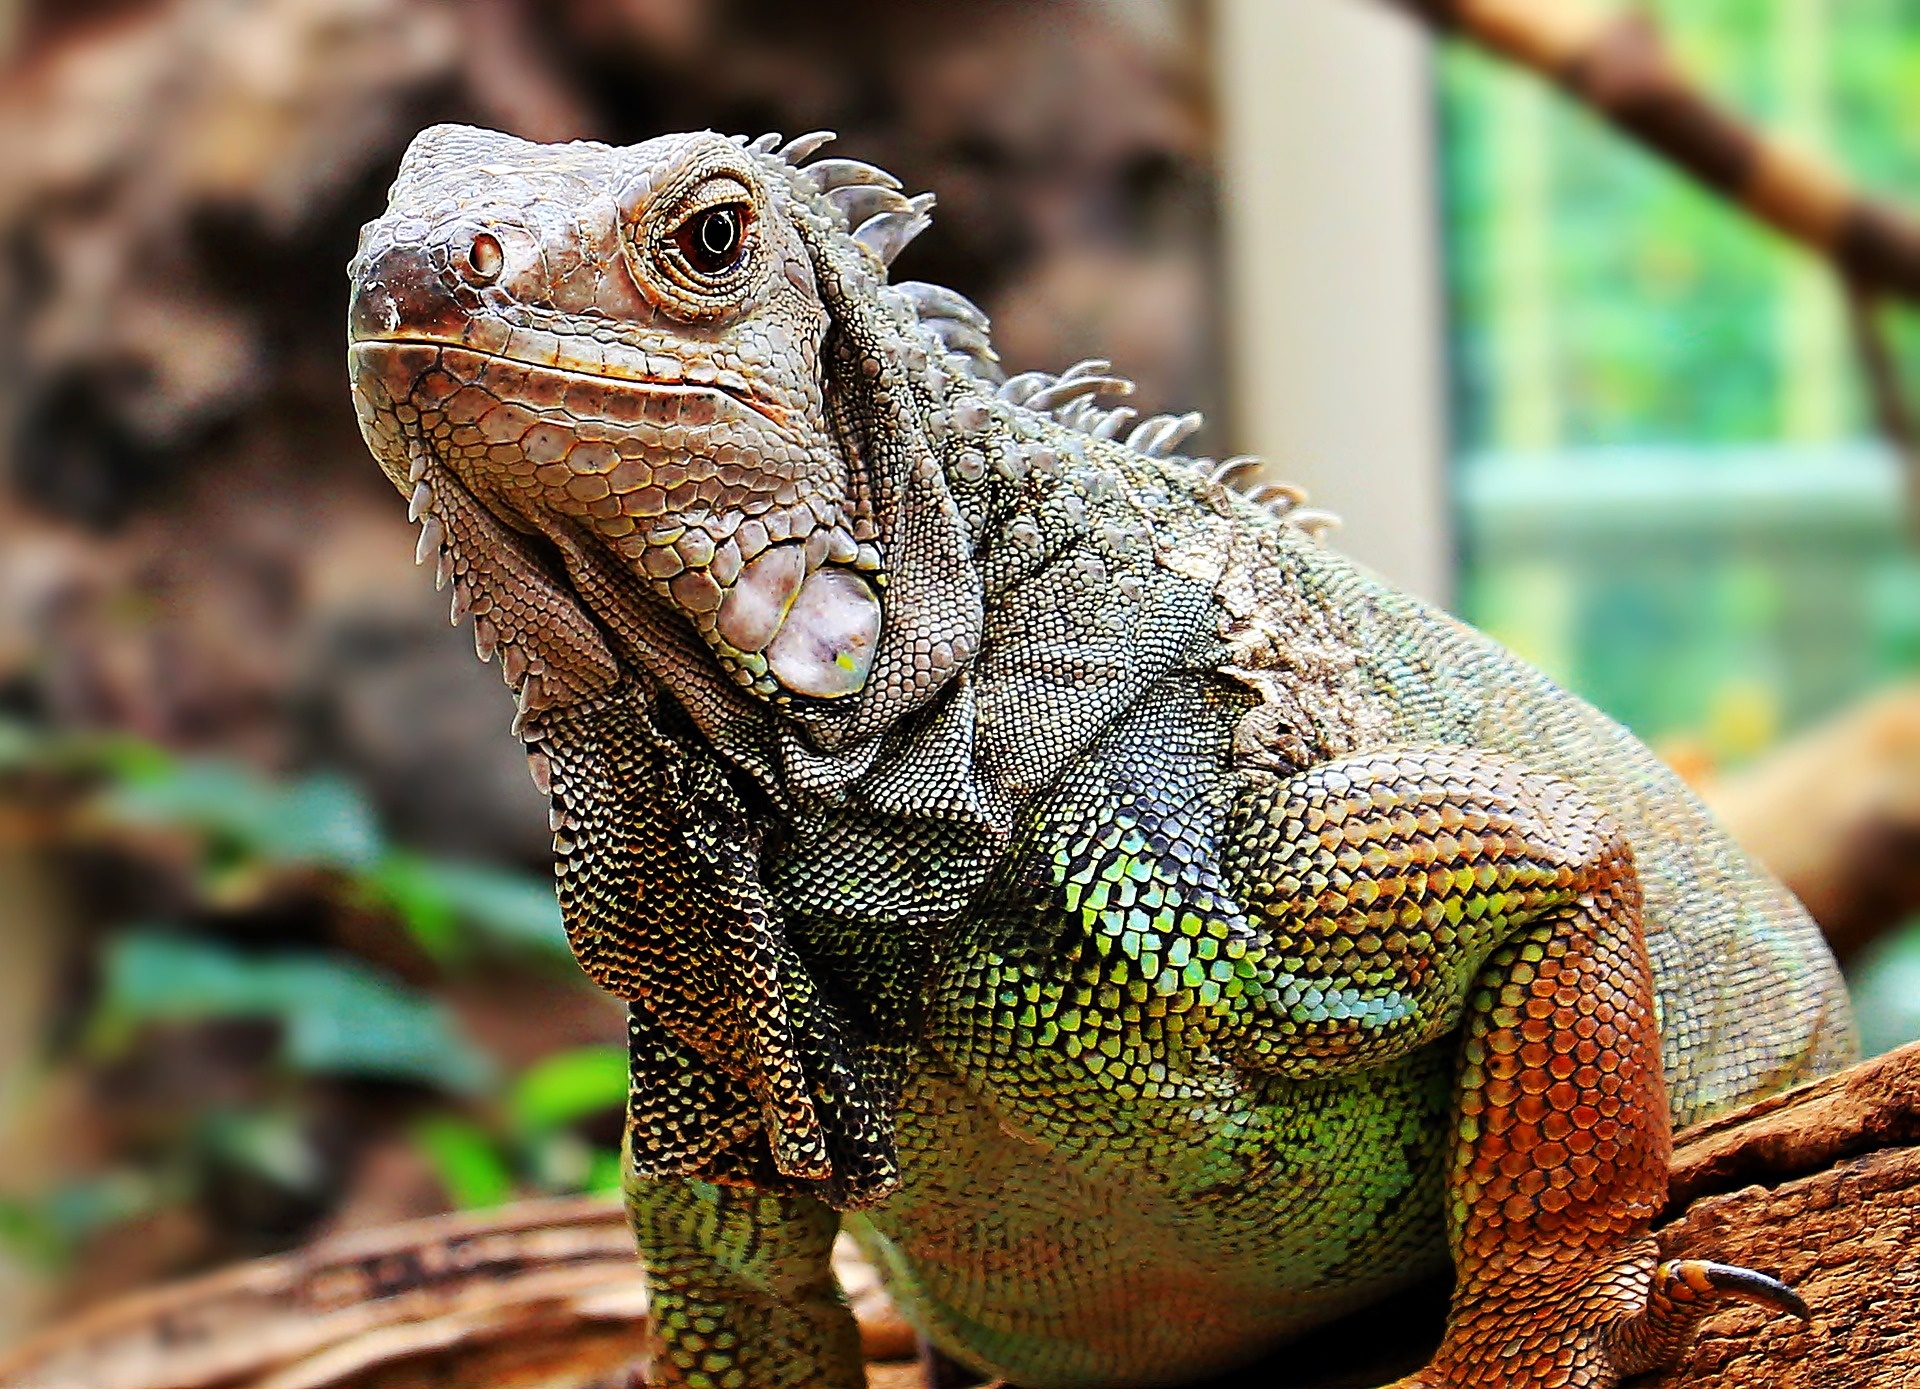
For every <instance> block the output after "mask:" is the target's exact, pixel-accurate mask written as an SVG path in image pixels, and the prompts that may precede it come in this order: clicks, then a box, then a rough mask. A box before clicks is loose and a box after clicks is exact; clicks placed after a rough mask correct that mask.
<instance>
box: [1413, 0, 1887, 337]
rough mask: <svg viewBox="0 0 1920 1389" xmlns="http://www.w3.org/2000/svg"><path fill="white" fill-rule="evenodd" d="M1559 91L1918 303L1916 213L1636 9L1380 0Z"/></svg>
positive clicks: (1872, 285) (1847, 270) (1563, 2)
mask: <svg viewBox="0 0 1920 1389" xmlns="http://www.w3.org/2000/svg"><path fill="white" fill-rule="evenodd" d="M1389 3H1391V4H1394V5H1396V6H1398V7H1399V8H1400V9H1403V10H1406V11H1408V12H1410V13H1412V14H1414V15H1416V16H1418V17H1419V18H1421V19H1423V20H1425V21H1426V22H1427V23H1429V24H1431V25H1433V26H1434V27H1436V28H1439V29H1443V30H1450V31H1455V32H1458V33H1459V34H1461V35H1462V36H1464V37H1466V38H1469V39H1471V40H1473V41H1474V42H1475V43H1478V44H1479V45H1481V46H1482V47H1484V48H1487V49H1489V50H1491V51H1492V52H1494V53H1497V54H1499V55H1500V56H1502V57H1504V58H1508V59H1510V60H1512V61H1513V62H1516V63H1519V64H1520V65H1522V66H1523V67H1528V68H1531V69H1533V70H1534V71H1535V72H1537V73H1539V74H1540V75H1541V76H1542V77H1545V78H1547V79H1548V80H1549V81H1552V82H1554V83H1556V84H1558V85H1559V86H1560V87H1562V88H1564V89H1565V90H1566V91H1567V92H1568V93H1570V94H1571V95H1572V96H1574V97H1575V98H1577V99H1578V100H1580V101H1582V102H1584V103H1585V104H1586V105H1588V106H1590V107H1592V108H1593V109H1594V110H1595V111H1597V112H1599V113H1600V114H1601V115H1602V116H1604V117H1606V119H1607V120H1609V121H1611V122H1612V123H1613V124H1614V125H1615V126H1617V127H1618V128H1619V129H1621V130H1622V131H1624V132H1625V133H1627V134H1628V135H1631V136H1632V137H1633V138H1634V139H1636V140H1638V141H1639V142H1640V143H1641V144H1643V145H1645V146H1646V147H1647V148H1648V149H1650V150H1652V151H1653V152H1654V153H1656V154H1658V155H1660V156H1661V157H1662V158H1664V159H1666V160H1667V161H1668V162H1670V163H1672V164H1675V165H1677V166H1679V167H1680V168H1681V169H1683V170H1685V171H1686V172H1687V173H1689V174H1691V175H1692V176H1693V177H1694V178H1695V179H1696V180H1698V181H1699V182H1700V183H1701V184H1703V185H1705V186H1706V187H1707V188H1710V189H1712V190H1713V191H1714V192H1716V193H1718V194H1720V195H1721V196H1722V197H1725V198H1727V199H1728V200H1729V201H1731V202H1733V203H1735V204H1736V205H1738V206H1740V207H1743V208H1745V209H1746V210H1747V211H1749V212H1750V213H1752V214H1753V215H1754V216H1755V217H1757V218H1759V219H1760V220H1761V221H1763V222H1765V223H1767V224H1768V225H1769V226H1771V227H1773V228H1774V229H1775V230H1776V231H1779V232H1781V233H1782V234H1784V235H1786V236H1788V237H1791V238H1792V239H1793V240H1795V241H1798V242H1799V243H1800V244H1802V245H1803V246H1806V247H1807V248H1808V249H1810V250H1812V251H1814V252H1815V253H1817V254H1818V255H1820V256H1821V257H1823V258H1824V259H1826V260H1828V261H1830V262H1831V263H1832V264H1833V265H1834V267H1835V269H1836V270H1837V271H1838V272H1839V273H1840V274H1841V275H1842V277H1843V278H1845V279H1846V280H1847V281H1849V282H1851V283H1853V284H1857V285H1859V286H1860V287H1861V288H1862V289H1863V290H1866V291H1869V292H1877V293H1883V294H1889V295H1893V296H1896V297H1899V298H1902V299H1906V300H1908V301H1910V302H1913V303H1920V217H1916V216H1915V215H1914V214H1913V212H1911V211H1910V210H1908V209H1907V208H1905V207H1903V206H1901V205H1899V204H1897V203H1894V202H1892V201H1890V200H1887V199H1881V198H1875V197H1871V196H1868V195H1866V194H1864V193H1862V192H1860V191H1859V190H1857V189H1855V188H1854V187H1852V186H1851V185H1850V184H1849V183H1848V182H1847V180H1846V179H1845V177H1844V176H1842V175H1841V174H1840V173H1839V172H1838V171H1836V170H1835V169H1833V168H1831V167H1830V166H1829V165H1828V164H1826V163H1825V162H1823V161H1822V160H1820V159H1818V158H1816V157H1814V156H1813V155H1811V154H1808V153H1806V152H1804V151H1802V150H1799V149H1796V148H1794V147H1793V146H1791V145H1788V144H1785V143H1783V142H1781V141H1779V140H1777V139H1775V138H1773V137H1771V136H1769V135H1767V134H1765V133H1764V132H1762V131H1760V130H1758V129H1756V128H1755V127H1754V126H1753V125H1751V124H1750V123H1748V122H1747V121H1745V120H1743V119H1742V118H1741V117H1739V116H1738V115H1736V114H1734V113H1733V112H1732V111H1730V110H1729V109H1727V108H1726V107H1725V106H1722V105H1721V104H1719V103H1718V102H1716V101H1714V100H1713V99H1712V98H1711V97H1709V96H1707V95H1705V94H1704V93H1703V92H1701V91H1700V90H1699V89H1698V88H1697V87H1696V86H1695V85H1694V84H1693V83H1692V82H1690V81H1689V80H1688V79H1687V77H1686V76H1685V74H1683V73H1682V72H1681V71H1680V69H1679V67H1678V66H1677V65H1676V64H1675V63H1674V61H1673V59H1672V57H1671V55H1670V54H1669V53H1668V51H1667V48H1666V45H1665V43H1664V42H1662V40H1661V37H1660V32H1659V30H1658V29H1657V28H1656V27H1655V26H1654V24H1653V22H1652V20H1651V19H1649V18H1648V17H1647V16H1646V15H1644V14H1640V13H1635V12H1626V13H1615V12H1610V11H1606V10H1602V9H1599V8H1596V7H1594V6H1592V5H1590V4H1588V3H1586V0H1389Z"/></svg>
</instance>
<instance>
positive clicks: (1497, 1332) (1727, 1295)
mask: <svg viewBox="0 0 1920 1389" xmlns="http://www.w3.org/2000/svg"><path fill="white" fill-rule="evenodd" d="M1639 1267H1640V1269H1641V1270H1643V1272H1642V1273H1640V1274H1639V1276H1640V1277H1647V1274H1646V1273H1645V1272H1644V1270H1646V1267H1647V1266H1646V1265H1645V1264H1640V1265H1639ZM1634 1279H1635V1273H1634V1261H1628V1262H1626V1263H1624V1264H1617V1265H1615V1266H1614V1267H1613V1268H1611V1269H1610V1270H1608V1271H1607V1272H1606V1273H1604V1274H1603V1275H1602V1276H1601V1277H1599V1278H1598V1279H1596V1280H1594V1281H1593V1282H1591V1283H1588V1284H1586V1285H1585V1286H1584V1287H1583V1288H1582V1289H1580V1290H1579V1291H1578V1292H1576V1293H1574V1294H1572V1295H1571V1296H1570V1297H1568V1296H1559V1297H1551V1298H1549V1299H1547V1300H1545V1301H1541V1300H1538V1299H1537V1298H1534V1297H1523V1298H1520V1299H1517V1300H1516V1302H1515V1303H1514V1304H1513V1305H1510V1306H1503V1305H1501V1303H1500V1302H1497V1301H1496V1302H1495V1303H1493V1304H1492V1305H1489V1304H1487V1303H1484V1302H1483V1303H1481V1304H1480V1305H1479V1306H1478V1307H1475V1308H1461V1307H1459V1306H1456V1308H1455V1315H1454V1318H1453V1320H1452V1322H1451V1323H1450V1324H1449V1327H1448V1332H1447V1338H1446V1340H1445V1341H1444V1342H1443V1343H1442V1344H1441V1347H1440V1349H1439V1351H1438V1352H1437V1353H1436V1354H1435V1355H1434V1358H1433V1359H1432V1360H1431V1361H1429V1362H1428V1363H1427V1364H1426V1365H1424V1366H1422V1367H1421V1368H1420V1369H1419V1370H1417V1371H1416V1372H1414V1373H1413V1374H1411V1375H1408V1376H1407V1377H1406V1378H1404V1379H1399V1380H1395V1381H1394V1383H1393V1384H1392V1385H1390V1386H1388V1389H1469V1386H1471V1389H1614V1386H1616V1385H1618V1384H1620V1383H1621V1382H1622V1381H1623V1380H1626V1379H1629V1378H1631V1377H1632V1376H1634V1375H1637V1374H1644V1373H1646V1372H1648V1371H1650V1370H1658V1369H1664V1368H1666V1367H1668V1366H1670V1365H1672V1364H1673V1363H1674V1361H1675V1360H1677V1359H1678V1358H1679V1356H1680V1353H1681V1352H1682V1351H1683V1350H1684V1349H1685V1348H1686V1345H1687V1342H1688V1341H1689V1340H1690V1339H1691V1338H1692V1336H1693V1331H1694V1328H1695V1327H1696V1326H1698V1325H1699V1323H1700V1321H1701V1320H1702V1319H1703V1318H1704V1317H1705V1316H1706V1315H1707V1314H1708V1313H1710V1312H1712V1311H1714V1310H1715V1309H1716V1308H1717V1307H1718V1306H1719V1305H1720V1304H1722V1303H1724V1302H1727V1301H1730V1300H1735V1301H1741V1302H1751V1303H1754V1304H1755V1305H1757V1306H1761V1307H1766V1308H1769V1309H1771V1310H1773V1311H1777V1312H1784V1313H1787V1314H1789V1315H1791V1316H1794V1317H1798V1318H1799V1319H1800V1320H1802V1321H1807V1320H1809V1319H1811V1316H1812V1313H1811V1311H1810V1310H1809V1308H1808V1307H1807V1304H1806V1302H1805V1300H1804V1299H1802V1298H1801V1296H1800V1295H1799V1294H1798V1293H1796V1292H1795V1291H1794V1290H1793V1289H1792V1288H1789V1287H1788V1286H1787V1285H1786V1284H1785V1283H1782V1282H1781V1281H1780V1280H1779V1279H1777V1278H1771V1277H1769V1276H1768V1275H1766V1274H1764V1273H1755V1272H1754V1271H1753V1270H1752V1269H1747V1268H1736V1267H1734V1266H1733V1265H1731V1264H1717V1263H1712V1262H1710V1261H1708V1260H1706V1259H1668V1260H1666V1261H1665V1262H1663V1263H1661V1264H1659V1265H1657V1266H1656V1267H1654V1268H1653V1269H1652V1270H1651V1277H1648V1281H1647V1284H1646V1293H1645V1301H1644V1304H1643V1305H1642V1306H1641V1307H1640V1308H1639V1310H1638V1311H1637V1312H1634V1313H1632V1314H1630V1315H1627V1316H1620V1315H1618V1310H1617V1309H1619V1308H1620V1304H1621V1300H1622V1294H1623V1292H1625V1291H1626V1289H1625V1287H1624V1286H1623V1285H1624V1284H1626V1283H1628V1282H1631V1281H1633V1280H1634ZM1610 1308H1611V1309H1616V1310H1615V1311H1613V1312H1612V1313H1609V1310H1608V1309H1610ZM1556 1324H1557V1325H1556Z"/></svg>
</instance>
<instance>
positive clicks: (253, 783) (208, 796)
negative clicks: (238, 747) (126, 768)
mask: <svg viewBox="0 0 1920 1389" xmlns="http://www.w3.org/2000/svg"><path fill="white" fill-rule="evenodd" d="M105 809H106V812H107V813H108V814H109V815H111V816H113V817H114V818H116V819H119V820H122V821H124V822H127V823H130V824H138V825H159V826H170V827H184V828H190V829H195V830H199V831H200V832H202V833H204V834H207V835H209V836H211V837H212V838H213V839H214V840H215V842H216V846H217V847H218V848H220V849H222V850H224V851H226V852H229V853H233V852H237V853H240V854H244V855H248V856H252V857H257V858H261V859H264V860H267V861H268V862H270V863H275V864H281V865H288V866H297V867H316V868H333V869H338V870H342V871H353V870H356V869H365V868H368V867H370V866H372V865H373V864H374V863H375V862H376V861H377V860H378V859H379V857H380V854H381V853H382V850H383V845H382V842H381V835H380V829H379V825H378V823H377V822H376V821H375V819H374V815H373V811H372V809H371V807H369V806H368V804H367V801H366V798H365V797H364V796H362V795H361V794H360V792H359V791H358V790H357V789H356V788H355V787H354V786H353V785H352V783H350V782H348V781H347V780H346V779H345V778H343V777H339V776H335V775H332V774H330V773H320V774H316V775H313V776H308V777H302V778H301V779H299V780H297V781H291V782H285V783H275V782H271V781H269V780H267V779H266V778H264V777H262V776H261V775H260V774H259V773H257V772H255V771H253V770H252V769H250V768H247V767H243V766H241V765H240V764H238V763H234V762H225V761H219V760H215V759H194V760H190V761H180V762H167V763H164V764H161V765H159V766H157V767H148V768H146V769H144V770H143V771H141V772H140V773H139V774H137V775H133V776H131V777H130V778H129V779H128V780H127V781H126V782H125V783H124V784H123V785H121V786H118V787H116V788H115V789H114V790H113V791H112V792H110V793H109V794H108V796H107V798H106V801H105Z"/></svg>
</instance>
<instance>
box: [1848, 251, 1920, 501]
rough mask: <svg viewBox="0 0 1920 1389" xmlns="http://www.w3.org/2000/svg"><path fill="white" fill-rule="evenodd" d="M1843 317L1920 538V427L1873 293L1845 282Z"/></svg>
mask: <svg viewBox="0 0 1920 1389" xmlns="http://www.w3.org/2000/svg"><path fill="white" fill-rule="evenodd" d="M1847 317H1848V320H1849V322H1850V325H1851V327H1852V329H1853V347H1854V352H1855V354H1856V355H1857V356H1858V357H1859V359H1860V371H1861V374H1862V375H1863V376H1865V377H1866V380H1867V396H1868V399H1869V400H1870V401H1871V402H1872V404H1873V418H1874V422H1875V423H1876V424H1878V425H1879V427H1880V433H1881V434H1882V435H1883V436H1885V438H1886V440H1887V442H1888V443H1890V444H1892V445H1893V447H1894V449H1895V451H1896V452H1898V453H1899V455H1900V461H1901V463H1903V464H1904V465H1905V477H1906V487H1907V526H1908V530H1909V531H1910V532H1911V533H1912V534H1913V535H1914V537H1915V538H1916V539H1920V426H1916V423H1915V420H1914V416H1913V409H1912V407H1911V406H1910V405H1909V404H1908V402H1907V397H1906V393H1905V391H1904V390H1903V388H1902V386H1901V383H1900V364H1899V361H1898V360H1897V358H1896V357H1895V355H1894V350H1893V344H1892V343H1891V342H1889V341H1888V338H1887V323H1886V317H1885V305H1884V304H1882V303H1881V302H1880V299H1879V296H1877V295H1875V294H1874V293H1873V291H1872V290H1870V289H1868V288H1867V287H1865V286H1864V285H1861V284H1859V283H1858V282H1857V281H1849V282H1848V284H1847Z"/></svg>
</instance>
